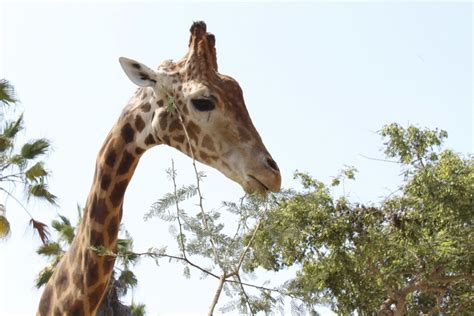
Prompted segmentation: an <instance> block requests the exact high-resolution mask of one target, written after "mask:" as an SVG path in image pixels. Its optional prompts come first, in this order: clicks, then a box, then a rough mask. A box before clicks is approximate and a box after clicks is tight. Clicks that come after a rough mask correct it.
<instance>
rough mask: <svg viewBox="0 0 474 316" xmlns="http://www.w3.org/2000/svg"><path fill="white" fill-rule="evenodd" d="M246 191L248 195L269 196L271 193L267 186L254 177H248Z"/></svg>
mask: <svg viewBox="0 0 474 316" xmlns="http://www.w3.org/2000/svg"><path fill="white" fill-rule="evenodd" d="M244 190H245V192H246V193H249V194H251V193H258V194H260V195H262V196H267V194H268V192H270V190H269V189H268V187H267V186H266V185H265V184H263V183H262V182H261V181H260V180H258V179H257V178H256V177H254V176H252V175H248V181H247V183H246V184H245V186H244Z"/></svg>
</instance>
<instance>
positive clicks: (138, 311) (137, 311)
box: [130, 303, 146, 316]
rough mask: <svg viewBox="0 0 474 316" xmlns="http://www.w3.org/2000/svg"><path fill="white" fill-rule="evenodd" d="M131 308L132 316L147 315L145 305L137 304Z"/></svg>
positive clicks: (133, 304)
mask: <svg viewBox="0 0 474 316" xmlns="http://www.w3.org/2000/svg"><path fill="white" fill-rule="evenodd" d="M130 307H131V313H132V315H131V316H144V315H145V314H146V312H145V304H135V303H132V306H130Z"/></svg>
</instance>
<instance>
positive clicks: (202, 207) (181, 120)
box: [175, 106, 225, 273]
mask: <svg viewBox="0 0 474 316" xmlns="http://www.w3.org/2000/svg"><path fill="white" fill-rule="evenodd" d="M175 109H176V112H177V113H178V118H179V122H180V123H181V126H182V127H183V130H184V135H185V137H186V141H187V142H188V145H189V151H190V153H191V158H192V161H193V168H194V174H195V176H196V188H197V192H198V196H199V204H198V205H199V208H200V209H201V213H202V223H203V226H204V228H205V229H206V230H207V231H208V233H209V242H210V243H211V248H212V252H213V254H214V258H215V260H216V262H217V264H218V265H219V266H220V267H221V268H222V269H223V265H222V264H221V262H220V260H219V256H218V254H217V248H216V242H215V240H214V238H213V236H212V232H211V231H210V229H209V224H208V222H207V214H206V212H205V211H204V206H203V203H202V200H203V196H202V193H201V185H200V183H201V178H200V177H199V172H198V170H197V166H196V156H195V155H194V149H193V146H192V144H191V139H190V137H189V133H188V130H187V128H186V125H185V124H184V120H183V117H182V115H181V112H180V111H179V109H178V107H176V106H175ZM223 270H224V269H223ZM224 273H225V271H224Z"/></svg>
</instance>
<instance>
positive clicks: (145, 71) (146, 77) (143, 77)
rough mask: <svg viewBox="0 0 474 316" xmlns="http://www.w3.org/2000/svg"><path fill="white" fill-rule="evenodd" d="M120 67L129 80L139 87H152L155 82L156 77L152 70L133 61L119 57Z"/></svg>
mask: <svg viewBox="0 0 474 316" xmlns="http://www.w3.org/2000/svg"><path fill="white" fill-rule="evenodd" d="M119 62H120V65H121V66H122V68H123V71H125V74H126V75H127V77H128V78H130V80H132V81H133V83H135V84H136V85H137V86H140V87H154V86H155V85H156V82H157V75H156V72H154V71H153V70H152V69H150V68H148V67H147V66H145V65H143V64H142V63H139V62H138V61H135V60H133V59H129V58H125V57H120V58H119Z"/></svg>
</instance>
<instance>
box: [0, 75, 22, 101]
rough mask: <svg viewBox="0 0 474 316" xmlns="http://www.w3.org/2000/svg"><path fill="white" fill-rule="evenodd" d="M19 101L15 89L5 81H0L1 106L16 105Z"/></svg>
mask: <svg viewBox="0 0 474 316" xmlns="http://www.w3.org/2000/svg"><path fill="white" fill-rule="evenodd" d="M17 102H18V100H17V99H16V98H15V89H14V88H13V86H12V85H11V84H10V82H8V81H7V80H5V79H0V104H1V105H4V106H5V105H14V104H15V103H17Z"/></svg>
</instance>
